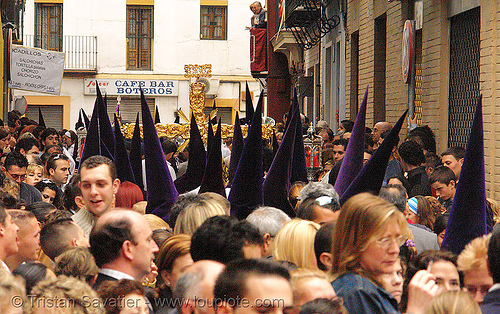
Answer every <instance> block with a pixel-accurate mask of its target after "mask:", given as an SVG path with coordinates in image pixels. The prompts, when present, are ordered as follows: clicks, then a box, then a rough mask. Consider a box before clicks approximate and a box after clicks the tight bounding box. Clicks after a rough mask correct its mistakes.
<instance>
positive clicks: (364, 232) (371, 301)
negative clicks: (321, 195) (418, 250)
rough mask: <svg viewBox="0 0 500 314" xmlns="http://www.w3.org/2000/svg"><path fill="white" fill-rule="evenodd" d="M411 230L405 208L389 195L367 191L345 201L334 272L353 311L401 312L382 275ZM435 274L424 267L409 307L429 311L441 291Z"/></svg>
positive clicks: (337, 286) (340, 293)
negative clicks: (397, 206)
mask: <svg viewBox="0 0 500 314" xmlns="http://www.w3.org/2000/svg"><path fill="white" fill-rule="evenodd" d="M407 233H408V232H407V227H406V222H405V218H404V216H403V213H401V212H400V211H399V210H398V209H397V208H396V207H395V206H394V205H392V204H390V203H389V202H387V201H386V200H383V199H381V198H379V197H377V196H373V195H371V194H368V193H362V194H358V195H356V196H353V197H352V198H350V199H349V200H348V201H347V202H346V203H345V204H344V206H343V207H342V209H341V212H340V216H339V219H338V220H337V225H336V227H335V232H334V235H333V245H332V246H333V249H332V254H333V264H332V271H331V277H332V279H333V280H334V281H333V288H334V290H335V292H336V293H337V295H338V296H339V297H342V298H343V300H344V306H345V307H346V308H347V310H348V311H349V313H399V311H398V303H397V301H396V299H395V298H394V297H393V296H392V295H391V294H390V293H388V292H387V291H386V290H385V289H384V288H383V287H382V285H381V284H379V283H378V282H377V280H376V278H377V277H378V276H379V275H381V274H389V273H391V272H392V271H393V270H394V264H395V263H398V262H399V259H398V258H399V248H400V246H402V245H404V244H405V242H406V240H407ZM434 279H435V278H434V276H433V275H431V274H430V273H428V272H426V271H422V272H420V273H419V274H418V277H416V278H415V281H413V282H412V283H411V284H410V287H409V289H410V301H409V305H408V312H411V313H422V312H423V309H425V306H426V305H427V304H428V303H429V302H430V300H431V299H432V297H433V296H434V295H435V294H436V291H437V286H436V285H435V281H434Z"/></svg>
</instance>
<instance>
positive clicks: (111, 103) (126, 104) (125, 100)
mask: <svg viewBox="0 0 500 314" xmlns="http://www.w3.org/2000/svg"><path fill="white" fill-rule="evenodd" d="M146 102H147V103H148V106H149V110H151V115H152V116H153V120H154V116H155V99H154V98H148V97H146ZM117 103H118V102H117V100H116V97H108V115H109V120H110V121H111V123H113V119H114V118H113V114H114V113H115V110H116V104H117ZM138 112H141V98H140V97H133V96H122V97H121V100H120V114H121V116H122V123H135V118H136V115H137V113H138ZM139 121H140V123H142V116H141V114H139ZM161 122H162V123H165V121H161Z"/></svg>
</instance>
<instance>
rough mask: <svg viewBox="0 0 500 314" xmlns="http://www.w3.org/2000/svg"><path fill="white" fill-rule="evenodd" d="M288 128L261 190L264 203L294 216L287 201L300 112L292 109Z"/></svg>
mask: <svg viewBox="0 0 500 314" xmlns="http://www.w3.org/2000/svg"><path fill="white" fill-rule="evenodd" d="M289 119H290V122H289V124H288V128H287V130H286V131H285V135H283V140H282V141H281V145H280V147H279V148H278V152H277V153H276V156H275V157H274V160H273V162H272V164H271V167H270V168H269V172H268V173H267V176H266V179H265V180H264V184H263V185H262V190H263V194H264V205H265V206H272V207H276V208H279V209H281V210H282V211H284V212H285V213H286V214H287V215H288V216H290V217H295V212H294V210H293V207H292V205H291V204H290V202H289V201H288V191H289V190H290V186H291V185H290V178H291V172H292V159H293V157H292V155H293V152H294V142H295V131H296V130H297V124H300V113H299V112H298V110H294V111H293V113H292V116H291V117H289Z"/></svg>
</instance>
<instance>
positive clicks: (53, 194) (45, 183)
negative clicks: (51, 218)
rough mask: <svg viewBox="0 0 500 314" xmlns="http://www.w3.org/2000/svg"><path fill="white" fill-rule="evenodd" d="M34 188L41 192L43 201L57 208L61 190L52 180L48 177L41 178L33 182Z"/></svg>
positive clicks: (59, 202)
mask: <svg viewBox="0 0 500 314" xmlns="http://www.w3.org/2000/svg"><path fill="white" fill-rule="evenodd" d="M35 188H36V189H37V190H38V191H40V193H41V194H42V200H43V202H45V203H49V204H52V205H54V206H55V207H56V208H59V206H60V205H61V190H60V189H59V188H58V187H57V185H56V184H55V183H54V182H52V181H50V180H48V179H43V180H42V181H40V182H38V183H37V184H35Z"/></svg>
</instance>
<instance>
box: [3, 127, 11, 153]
mask: <svg viewBox="0 0 500 314" xmlns="http://www.w3.org/2000/svg"><path fill="white" fill-rule="evenodd" d="M9 141H10V133H9V131H8V130H7V129H6V128H0V156H1V155H4V154H7V153H10V151H11V149H10V146H9Z"/></svg>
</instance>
